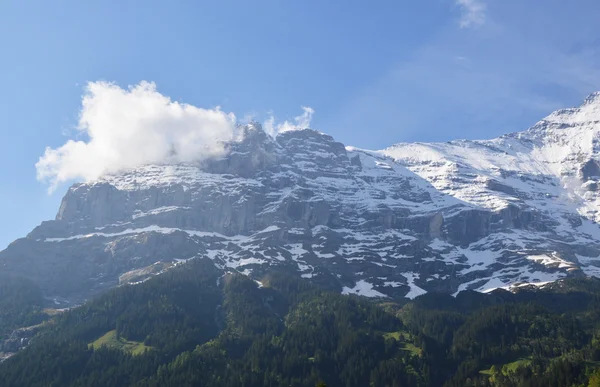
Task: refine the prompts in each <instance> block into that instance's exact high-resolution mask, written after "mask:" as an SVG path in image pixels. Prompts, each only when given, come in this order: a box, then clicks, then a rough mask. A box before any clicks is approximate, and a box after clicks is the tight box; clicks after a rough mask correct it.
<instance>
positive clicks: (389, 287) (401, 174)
mask: <svg viewBox="0 0 600 387" xmlns="http://www.w3.org/2000/svg"><path fill="white" fill-rule="evenodd" d="M599 132H600V94H598V93H596V94H592V95H591V96H589V97H588V98H587V99H586V100H585V102H584V103H583V105H581V106H580V107H578V108H573V109H566V110H560V111H557V112H554V113H552V114H551V115H550V116H548V117H546V118H545V119H543V120H542V121H540V122H539V123H537V124H536V125H534V126H533V127H532V128H530V129H528V130H526V131H524V132H520V133H514V134H510V135H506V136H503V137H500V138H497V139H493V140H487V141H465V140H463V141H452V142H449V143H443V144H438V143H434V144H423V143H415V144H396V145H394V146H392V147H390V148H388V149H385V150H382V151H369V150H363V149H359V148H354V147H346V146H344V145H343V144H341V143H339V142H336V141H335V140H334V139H333V138H332V137H330V136H328V135H325V134H322V133H320V132H317V131H314V130H310V129H306V130H298V131H289V132H284V133H281V134H279V135H278V136H277V137H276V138H272V137H270V136H268V135H266V134H265V132H264V131H263V130H262V129H261V128H260V125H258V124H256V123H252V124H249V125H246V126H244V127H243V139H242V140H239V141H235V142H231V143H228V144H226V147H227V150H228V153H227V156H226V157H224V158H221V159H214V160H209V161H206V162H204V163H202V164H168V163H165V164H162V165H146V166H142V167H139V168H135V169H132V170H127V171H123V172H120V173H118V174H111V175H106V176H103V177H102V178H100V179H98V180H96V181H90V182H86V183H80V184H75V185H73V186H72V187H71V188H69V190H68V192H67V193H66V195H65V196H64V198H63V201H62V204H61V206H60V209H59V211H58V214H57V216H56V219H55V220H51V221H46V222H43V223H42V224H41V225H40V226H38V227H36V228H35V229H34V230H33V231H31V232H30V233H29V234H28V235H27V236H26V237H25V238H22V239H19V240H17V241H15V242H13V243H12V244H11V245H9V246H8V248H7V249H6V250H4V251H2V252H0V268H1V270H2V273H4V274H8V275H11V276H14V277H23V278H25V279H28V280H31V281H33V282H34V283H36V284H37V285H38V286H39V287H40V289H41V290H42V292H43V294H44V295H45V297H47V299H49V300H51V301H52V302H54V303H55V304H56V305H57V306H59V307H60V306H65V307H66V306H70V305H73V304H78V303H81V302H82V301H84V300H85V299H88V298H89V297H90V296H92V295H94V294H97V293H100V292H101V291H103V290H105V289H108V288H111V287H115V286H117V285H119V284H124V283H137V282H141V281H145V280H146V279H148V278H149V277H151V276H154V275H156V274H158V273H162V272H164V271H166V270H169V269H170V268H171V267H173V266H177V265H180V264H181V263H182V262H183V261H186V260H189V259H191V258H198V257H208V258H210V259H211V260H212V261H213V262H214V264H215V265H216V266H217V267H218V268H220V269H225V270H228V271H231V272H234V271H237V272H240V273H242V274H245V275H248V276H250V277H251V278H254V279H257V280H260V279H261V277H262V276H263V275H264V274H265V273H267V272H269V271H271V270H273V269H274V268H277V269H278V270H283V271H287V272H290V273H297V274H298V275H299V276H301V277H304V278H309V279H310V280H311V281H313V282H315V283H318V284H321V285H323V286H326V287H328V288H329V289H331V290H334V291H337V292H341V293H343V294H359V295H363V296H368V297H391V298H402V297H408V298H414V297H416V296H418V295H420V294H424V293H426V292H432V291H434V292H445V293H450V294H453V293H457V292H458V291H461V290H465V289H476V290H481V291H485V290H491V289H494V288H498V287H508V286H519V285H522V284H526V283H536V284H543V283H546V282H548V281H554V280H556V279H559V278H562V277H565V276H584V275H591V276H598V275H599V274H600V259H599V256H600V228H599V227H598V225H597V224H596V223H595V222H596V221H598V217H600V214H599V213H598V209H599V208H600V207H599V206H600V201H599V199H598V184H599V182H600V155H598V154H597V152H598V149H600V148H599V147H598V141H600V134H599Z"/></svg>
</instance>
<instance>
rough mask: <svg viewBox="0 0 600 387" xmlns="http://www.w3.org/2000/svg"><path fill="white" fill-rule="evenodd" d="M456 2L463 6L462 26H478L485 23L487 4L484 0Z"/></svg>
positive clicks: (459, 0)
mask: <svg viewBox="0 0 600 387" xmlns="http://www.w3.org/2000/svg"><path fill="white" fill-rule="evenodd" d="M456 4H458V6H460V7H461V8H462V16H461V18H460V27H461V28H469V27H478V26H481V25H483V24H484V23H485V19H486V6H485V4H484V3H483V1H482V0H456Z"/></svg>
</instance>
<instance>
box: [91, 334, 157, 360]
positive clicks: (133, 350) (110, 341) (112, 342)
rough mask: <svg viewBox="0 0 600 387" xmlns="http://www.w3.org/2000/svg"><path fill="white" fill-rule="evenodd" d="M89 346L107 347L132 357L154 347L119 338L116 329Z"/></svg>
mask: <svg viewBox="0 0 600 387" xmlns="http://www.w3.org/2000/svg"><path fill="white" fill-rule="evenodd" d="M89 346H90V347H93V348H94V349H98V348H100V347H102V346H106V347H109V348H114V349H119V350H121V351H125V352H128V353H130V354H132V355H141V354H143V353H144V352H145V351H148V350H151V349H152V347H148V346H146V345H144V343H140V342H138V341H129V340H126V339H124V338H123V337H117V331H116V330H114V329H113V330H112V331H109V332H107V333H106V334H105V335H104V336H102V337H99V338H98V339H97V340H95V341H94V342H93V343H90V344H89Z"/></svg>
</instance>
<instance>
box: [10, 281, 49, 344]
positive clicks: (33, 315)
mask: <svg viewBox="0 0 600 387" xmlns="http://www.w3.org/2000/svg"><path fill="white" fill-rule="evenodd" d="M43 305H44V298H43V296H42V292H41V290H40V289H39V288H38V287H37V286H36V285H35V284H34V283H33V282H31V281H29V280H26V279H24V278H15V277H7V276H0V340H2V339H4V338H6V336H8V335H9V334H10V333H11V332H12V331H13V330H14V329H16V328H18V327H24V326H31V325H35V324H39V323H41V322H42V321H44V320H45V319H46V317H47V316H46V314H45V313H44V312H43Z"/></svg>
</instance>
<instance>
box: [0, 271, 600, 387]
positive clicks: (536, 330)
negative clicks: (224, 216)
mask: <svg viewBox="0 0 600 387" xmlns="http://www.w3.org/2000/svg"><path fill="white" fill-rule="evenodd" d="M262 283H263V285H264V286H263V287H259V286H258V285H257V283H256V282H255V281H252V280H250V279H248V278H247V277H245V276H242V275H239V274H226V275H225V276H223V273H222V272H220V271H219V270H217V269H216V268H215V267H214V266H213V264H212V262H211V261H209V260H195V261H192V262H190V263H188V264H186V265H183V266H180V267H178V268H175V269H172V270H171V271H169V272H167V273H166V274H163V275H161V276H158V277H156V278H154V279H151V280H149V281H147V282H145V283H143V284H140V285H136V286H126V287H122V288H119V289H115V290H113V291H110V292H108V293H106V294H104V295H103V296H100V297H98V298H97V299H95V300H93V301H91V302H88V303H86V304H85V305H84V306H82V307H80V308H76V309H74V310H72V311H69V312H66V313H64V314H62V315H60V316H57V317H55V318H54V319H53V320H52V323H50V324H46V326H45V327H44V328H43V329H42V331H41V333H40V334H38V336H37V337H36V338H35V339H34V341H33V343H32V344H31V345H30V346H29V347H28V348H27V349H25V350H24V351H22V352H20V353H19V354H17V355H15V356H14V357H12V358H11V359H9V360H7V361H6V362H5V363H3V364H2V365H0V386H11V387H13V386H14V387H20V386H27V387H29V386H77V387H79V386H81V387H83V386H108V385H110V386H117V387H118V386H137V387H142V386H144V387H146V386H155V387H159V386H161V387H162V386H166V387H169V386H246V387H250V386H297V387H300V386H302V387H304V386H330V387H331V386H356V387H362V386H389V387H396V386H398V387H400V386H422V387H425V386H431V387H439V386H447V387H454V386H456V387H458V386H460V387H464V386H490V387H491V386H495V387H538V386H539V387H541V386H545V387H546V386H549V387H553V386H555V387H559V386H560V387H563V386H576V387H580V386H584V387H585V386H588V385H590V386H595V385H598V384H599V380H600V377H599V376H598V375H600V371H598V370H597V369H598V368H600V311H599V306H600V281H597V280H595V279H578V280H569V281H564V282H562V283H560V284H557V285H553V286H551V287H548V288H547V289H521V290H520V291H519V292H518V293H516V294H513V293H509V292H506V291H495V292H493V293H492V294H488V295H485V294H480V293H475V292H464V293H461V294H459V296H458V297H456V298H453V297H450V296H447V295H442V294H427V295H424V296H422V297H419V298H417V299H416V300H414V301H412V302H409V303H404V302H401V303H394V302H392V301H389V300H388V301H387V302H386V303H383V304H377V303H376V302H373V301H370V300H366V299H361V298H358V297H353V296H341V295H339V294H334V293H331V292H327V291H324V290H321V289H319V288H316V287H315V286H313V285H311V284H310V283H308V282H306V281H303V280H300V279H297V278H294V277H290V276H289V275H286V274H284V273H270V274H268V275H267V276H266V277H265V278H264V279H263V281H262ZM17 286H18V285H17ZM0 289H1V288H0ZM8 291H12V290H10V289H9V290H8ZM27 294H28V293H27V292H22V293H21V294H20V295H19V296H16V295H15V294H12V296H9V298H10V297H15V298H14V299H12V300H8V301H5V302H8V304H6V305H9V304H10V303H11V302H12V303H14V304H15V305H23V304H24V303H23V302H22V301H19V297H21V296H24V297H26V299H34V298H35V297H34V296H33V295H34V294H37V295H39V293H36V292H31V293H29V295H28V296H27ZM39 297H41V296H39ZM33 305H41V304H35V303H34V304H33ZM36 308H38V309H39V306H34V307H33V309H28V310H29V311H31V310H36ZM6 310H9V309H6ZM10 310H21V309H19V307H16V308H15V307H12V309H10ZM14 314H15V313H13V315H14ZM16 314H18V313H16ZM26 314H27V313H26ZM21 320H22V319H21ZM111 331H116V334H117V335H118V337H120V338H122V339H124V340H129V341H132V342H143V343H144V344H145V345H146V346H149V347H151V348H152V349H150V350H147V351H146V352H143V353H141V354H138V355H133V354H130V353H127V352H125V351H124V350H120V349H119V348H106V347H101V348H97V349H95V350H94V349H93V348H91V347H90V346H89V343H91V342H93V341H95V340H96V339H98V338H99V337H101V336H103V335H105V334H106V333H107V332H111Z"/></svg>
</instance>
